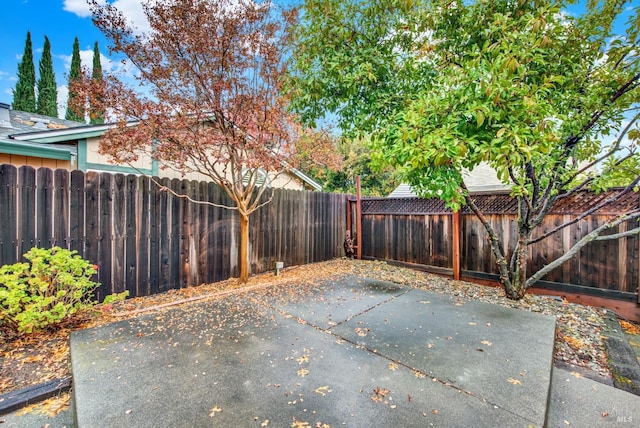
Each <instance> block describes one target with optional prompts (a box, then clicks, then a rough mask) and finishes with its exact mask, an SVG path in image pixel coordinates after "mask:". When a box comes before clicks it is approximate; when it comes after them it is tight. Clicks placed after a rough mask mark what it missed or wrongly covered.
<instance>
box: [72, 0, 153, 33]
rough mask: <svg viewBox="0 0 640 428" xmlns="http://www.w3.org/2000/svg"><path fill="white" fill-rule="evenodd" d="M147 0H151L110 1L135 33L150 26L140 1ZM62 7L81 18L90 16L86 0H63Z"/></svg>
mask: <svg viewBox="0 0 640 428" xmlns="http://www.w3.org/2000/svg"><path fill="white" fill-rule="evenodd" d="M149 1H153V0H115V1H111V2H110V3H111V5H112V6H114V7H115V8H116V9H118V10H119V11H120V12H122V13H123V14H124V16H126V17H127V19H128V20H129V23H130V24H131V25H132V27H133V28H134V31H135V32H136V33H144V32H146V31H149V29H150V26H149V22H148V21H147V18H146V16H145V15H144V11H143V9H142V3H143V2H144V3H148V2H149ZM99 3H106V1H105V0H101V1H99ZM63 9H64V10H66V11H67V12H71V13H73V14H76V15H78V16H79V17H81V18H88V17H90V16H91V8H90V7H89V5H88V4H87V2H86V0H64V4H63Z"/></svg>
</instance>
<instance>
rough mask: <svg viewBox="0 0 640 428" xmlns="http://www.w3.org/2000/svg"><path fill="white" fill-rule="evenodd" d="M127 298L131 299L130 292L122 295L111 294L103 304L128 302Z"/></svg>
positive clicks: (126, 291)
mask: <svg viewBox="0 0 640 428" xmlns="http://www.w3.org/2000/svg"><path fill="white" fill-rule="evenodd" d="M127 297H129V290H125V291H123V292H122V293H113V294H109V295H108V296H105V298H104V301H103V302H102V304H103V305H110V304H112V303H117V302H122V301H124V300H126V298H127Z"/></svg>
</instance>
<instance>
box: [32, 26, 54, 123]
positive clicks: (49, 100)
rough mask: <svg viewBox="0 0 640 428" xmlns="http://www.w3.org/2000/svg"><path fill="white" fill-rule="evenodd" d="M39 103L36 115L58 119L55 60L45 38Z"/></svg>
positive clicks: (47, 39) (41, 59)
mask: <svg viewBox="0 0 640 428" xmlns="http://www.w3.org/2000/svg"><path fill="white" fill-rule="evenodd" d="M37 86H38V102H37V106H38V107H37V109H36V110H37V111H36V113H38V114H42V115H45V116H51V117H58V88H57V85H56V76H55V73H54V72H53V59H52V58H51V43H49V38H48V37H47V36H44V47H43V49H42V58H40V77H39V78H38V84H37Z"/></svg>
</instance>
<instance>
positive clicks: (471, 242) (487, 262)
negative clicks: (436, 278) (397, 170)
mask: <svg viewBox="0 0 640 428" xmlns="http://www.w3.org/2000/svg"><path fill="white" fill-rule="evenodd" d="M633 197H635V198H636V200H635V201H636V202H634V201H632V202H631V203H634V204H637V203H640V197H638V195H635V196H633ZM479 198H481V200H479V201H476V202H477V203H479V204H485V205H486V206H490V204H491V200H488V201H485V200H482V197H480V196H479ZM489 198H492V196H488V197H486V199H489ZM501 198H502V197H501ZM503 199H504V198H503ZM585 200H586V199H585V198H584V197H581V200H580V203H584V201H585ZM362 204H363V210H362V249H363V256H364V257H365V258H374V259H385V260H395V261H398V262H404V263H411V264H417V265H424V266H428V267H434V268H436V270H437V268H445V269H452V267H453V258H452V257H453V249H452V246H451V244H452V227H453V222H452V215H451V212H450V211H448V210H447V209H446V208H444V205H443V204H442V203H441V202H439V201H435V200H434V201H428V200H417V199H415V200H411V199H373V198H372V199H364V200H363V201H362ZM500 204H502V206H504V207H506V209H505V211H506V212H503V213H500V212H499V210H489V213H488V214H486V218H487V219H488V220H489V222H490V224H491V226H492V227H493V228H494V229H495V230H497V231H500V232H501V235H502V240H503V241H502V244H503V246H504V247H505V248H507V247H510V248H513V247H514V246H515V243H516V241H517V217H516V215H515V214H513V213H512V212H509V210H510V209H511V208H512V207H511V205H510V203H509V202H508V201H506V200H503V201H501V202H500ZM571 206H572V201H564V202H563V208H562V210H558V211H559V212H553V211H552V213H551V214H549V215H548V216H547V217H546V218H545V220H544V222H543V224H542V225H541V226H540V228H539V229H538V230H537V231H536V234H534V236H533V237H534V238H535V237H537V236H541V235H542V234H544V233H546V232H548V231H551V230H553V229H554V228H555V227H557V226H559V225H561V224H564V223H566V222H567V221H568V220H570V219H571V218H573V217H572V214H571V213H567V210H568V209H570V207H571ZM510 207H511V208H510ZM567 207H569V208H567ZM574 214H578V213H574ZM611 218H613V213H611V212H608V213H604V214H594V215H590V216H588V217H587V218H585V219H583V220H581V221H579V222H577V223H575V224H573V225H571V226H569V227H566V228H564V229H563V230H561V231H559V232H557V233H555V234H554V235H552V236H550V237H549V238H547V239H545V240H543V241H541V242H539V243H536V244H533V245H531V246H530V258H529V265H528V269H529V273H530V274H531V273H533V272H535V271H537V270H539V269H541V268H542V267H544V266H545V265H547V264H549V263H550V262H551V261H552V260H555V259H557V258H558V257H560V256H561V255H562V254H564V253H565V252H566V251H567V250H569V248H571V247H572V246H573V245H574V244H575V243H576V242H578V241H579V240H580V239H581V238H582V237H583V236H585V235H586V234H588V233H589V232H591V231H592V230H594V229H595V228H597V227H598V226H600V225H602V224H603V223H605V222H606V221H608V220H609V219H611ZM352 221H355V220H352ZM636 226H637V223H636V225H635V226H634V224H633V222H631V221H630V222H628V223H624V224H622V225H620V226H619V227H618V228H613V229H611V230H610V231H608V232H607V233H612V234H613V233H619V232H622V231H624V230H628V229H631V228H632V227H636ZM460 229H461V230H460V236H461V256H460V257H461V269H462V270H463V272H464V271H466V272H467V273H481V274H489V275H493V276H494V277H495V276H497V275H498V270H497V266H496V259H495V256H494V255H493V253H492V251H491V247H490V244H489V241H488V239H487V232H486V231H485V228H484V226H483V225H482V223H481V222H480V221H479V220H478V218H477V217H476V216H475V215H474V214H472V213H470V212H464V211H463V212H462V213H461V225H460ZM508 256H509V257H510V254H509V255H508ZM639 256H640V238H639V237H638V236H637V235H635V236H630V237H626V238H623V239H619V240H611V241H598V242H592V243H590V244H588V245H587V246H585V247H584V248H583V249H582V250H581V251H580V253H579V254H578V255H577V256H576V257H574V258H573V259H572V260H570V261H568V262H567V263H565V264H564V265H562V266H560V267H558V268H556V269H555V270H553V271H552V272H550V273H548V274H547V275H546V277H545V278H543V279H544V281H547V282H549V283H556V284H558V285H562V286H565V285H567V284H568V285H576V286H581V287H588V288H590V289H594V290H595V289H598V290H610V291H614V292H616V293H617V294H615V295H617V296H621V295H623V294H626V295H628V296H632V295H635V296H637V295H638V287H639V285H640V262H639ZM587 291H588V290H587Z"/></svg>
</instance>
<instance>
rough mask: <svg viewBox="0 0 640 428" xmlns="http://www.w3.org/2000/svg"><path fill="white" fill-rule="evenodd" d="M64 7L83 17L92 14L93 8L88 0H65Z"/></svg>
mask: <svg viewBox="0 0 640 428" xmlns="http://www.w3.org/2000/svg"><path fill="white" fill-rule="evenodd" d="M62 9H63V10H66V11H67V12H71V13H75V14H76V15H78V16H79V17H81V18H87V17H89V16H91V8H90V7H89V4H88V3H87V0H64V2H63V6H62Z"/></svg>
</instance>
